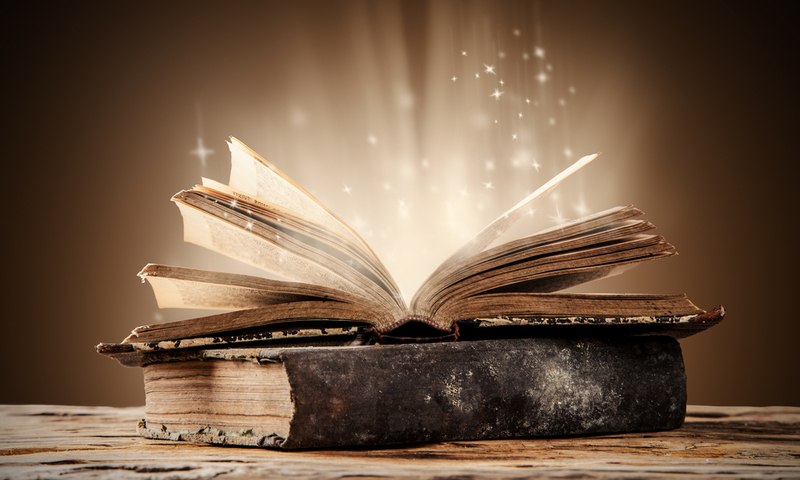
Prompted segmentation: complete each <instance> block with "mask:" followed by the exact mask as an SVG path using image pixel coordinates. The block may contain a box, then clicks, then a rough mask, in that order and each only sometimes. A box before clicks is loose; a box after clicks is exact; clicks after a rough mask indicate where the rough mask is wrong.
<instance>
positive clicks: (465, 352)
mask: <svg viewBox="0 0 800 480" xmlns="http://www.w3.org/2000/svg"><path fill="white" fill-rule="evenodd" d="M263 352H264V354H265V356H266V357H272V359H273V360H275V361H281V362H283V363H284V364H285V368H286V371H287V373H288V376H289V383H290V385H291V389H292V398H293V400H294V409H295V413H294V418H293V420H292V422H291V426H290V429H289V433H288V435H287V436H286V438H280V437H278V438H271V439H270V441H269V442H268V445H269V446H273V447H278V448H284V449H295V448H322V447H333V446H357V445H385V444H403V443H419V442H435V441H452V440H477V439H494V438H515V437H547V436H565V435H585V434H601V433H617V432H643V431H655V430H667V429H673V428H677V427H679V426H680V425H681V424H682V423H683V419H684V415H685V411H686V376H685V372H684V365H683V358H682V354H681V350H680V345H679V344H678V342H677V341H676V340H675V339H672V338H668V337H634V338H616V339H612V338H607V339H602V338H531V339H514V340H489V341H475V342H455V343H449V344H432V345H428V344H420V345H381V346H371V347H368V348H354V349H347V351H346V352H345V351H343V350H342V349H298V350H295V351H292V350H290V349H286V350H277V351H276V350H274V349H272V350H265V351H263ZM269 359H270V358H264V360H269ZM262 444H263V443H262Z"/></svg>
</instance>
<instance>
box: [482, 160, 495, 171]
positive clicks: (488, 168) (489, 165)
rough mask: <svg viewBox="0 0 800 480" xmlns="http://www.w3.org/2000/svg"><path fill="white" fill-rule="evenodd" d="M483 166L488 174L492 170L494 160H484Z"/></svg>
mask: <svg viewBox="0 0 800 480" xmlns="http://www.w3.org/2000/svg"><path fill="white" fill-rule="evenodd" d="M484 165H485V166H486V170H488V171H490V172H491V171H492V170H494V160H486V162H484Z"/></svg>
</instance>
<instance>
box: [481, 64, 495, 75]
mask: <svg viewBox="0 0 800 480" xmlns="http://www.w3.org/2000/svg"><path fill="white" fill-rule="evenodd" d="M483 66H484V67H486V70H484V71H483V73H491V74H492V75H497V74H496V73H494V65H491V66H489V65H486V64H485V63H484V64H483Z"/></svg>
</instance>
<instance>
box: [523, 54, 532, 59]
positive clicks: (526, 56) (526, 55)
mask: <svg viewBox="0 0 800 480" xmlns="http://www.w3.org/2000/svg"><path fill="white" fill-rule="evenodd" d="M529 58H531V56H530V55H528V52H523V53H522V59H523V60H527V59H529Z"/></svg>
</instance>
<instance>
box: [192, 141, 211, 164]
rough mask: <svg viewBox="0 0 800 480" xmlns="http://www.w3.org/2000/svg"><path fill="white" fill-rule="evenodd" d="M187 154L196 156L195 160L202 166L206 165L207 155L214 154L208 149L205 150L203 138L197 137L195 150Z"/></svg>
mask: <svg viewBox="0 0 800 480" xmlns="http://www.w3.org/2000/svg"><path fill="white" fill-rule="evenodd" d="M189 153H191V154H192V155H196V156H197V158H199V159H200V163H201V164H202V165H205V164H206V158H208V156H209V155H211V154H212V153H214V150H211V149H210V148H206V147H205V145H203V137H197V148H195V149H194V150H192V151H191V152H189Z"/></svg>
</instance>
